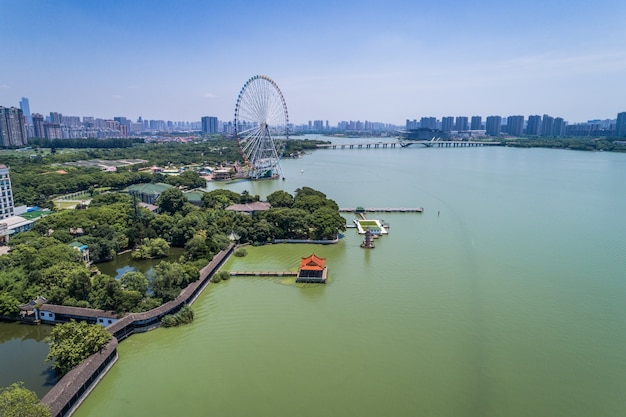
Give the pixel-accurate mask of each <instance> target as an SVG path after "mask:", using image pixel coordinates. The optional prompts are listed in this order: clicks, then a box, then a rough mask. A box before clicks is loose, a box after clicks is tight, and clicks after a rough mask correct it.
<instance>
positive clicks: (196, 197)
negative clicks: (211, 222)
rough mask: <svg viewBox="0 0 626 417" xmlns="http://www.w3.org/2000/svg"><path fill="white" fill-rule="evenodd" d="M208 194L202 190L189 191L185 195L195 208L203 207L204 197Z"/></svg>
mask: <svg viewBox="0 0 626 417" xmlns="http://www.w3.org/2000/svg"><path fill="white" fill-rule="evenodd" d="M205 194H206V191H201V190H193V191H187V192H185V193H184V195H185V197H186V198H187V201H189V202H190V203H191V204H193V205H194V206H198V207H202V196H203V195H205Z"/></svg>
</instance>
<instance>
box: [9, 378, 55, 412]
mask: <svg viewBox="0 0 626 417" xmlns="http://www.w3.org/2000/svg"><path fill="white" fill-rule="evenodd" d="M0 416H2V417H50V416H51V413H50V409H49V408H48V406H47V405H45V404H42V403H41V402H39V399H38V398H37V394H35V393H34V392H33V391H31V390H29V389H27V388H25V387H24V383H23V382H17V383H15V384H11V385H10V386H8V387H6V388H1V389H0Z"/></svg>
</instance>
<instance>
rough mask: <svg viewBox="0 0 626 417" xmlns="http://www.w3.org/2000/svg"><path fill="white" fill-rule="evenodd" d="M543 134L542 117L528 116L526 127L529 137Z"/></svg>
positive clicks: (536, 115)
mask: <svg viewBox="0 0 626 417" xmlns="http://www.w3.org/2000/svg"><path fill="white" fill-rule="evenodd" d="M540 134H541V116H539V115H538V114H535V115H532V116H528V124H527V125H526V135H527V136H539V135H540Z"/></svg>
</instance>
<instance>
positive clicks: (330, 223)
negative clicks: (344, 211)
mask: <svg viewBox="0 0 626 417" xmlns="http://www.w3.org/2000/svg"><path fill="white" fill-rule="evenodd" d="M311 228H312V229H313V232H312V237H313V239H332V238H334V237H335V236H336V235H337V233H338V232H339V231H344V230H346V220H345V219H344V218H343V217H342V216H341V214H339V212H338V211H336V210H333V209H331V208H330V207H320V208H319V209H317V210H315V212H313V214H311Z"/></svg>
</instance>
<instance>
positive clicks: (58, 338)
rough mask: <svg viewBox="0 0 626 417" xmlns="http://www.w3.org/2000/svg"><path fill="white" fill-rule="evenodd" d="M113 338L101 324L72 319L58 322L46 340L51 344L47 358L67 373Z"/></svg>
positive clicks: (53, 365)
mask: <svg viewBox="0 0 626 417" xmlns="http://www.w3.org/2000/svg"><path fill="white" fill-rule="evenodd" d="M110 339H111V334H110V333H109V332H107V331H106V329H105V328H104V327H102V326H100V325H99V324H87V323H86V322H84V321H80V322H77V321H74V320H72V321H70V322H68V323H64V324H57V325H56V326H54V328H53V329H52V332H50V336H49V337H48V338H46V341H47V342H48V344H49V345H50V352H49V353H48V358H47V360H50V361H53V364H52V367H53V368H54V369H55V370H56V371H57V372H58V373H59V374H61V375H65V374H66V373H68V372H69V371H70V370H71V369H72V368H74V367H75V366H76V365H78V364H80V363H81V362H82V361H84V360H85V359H86V358H88V357H89V356H91V355H93V354H94V353H96V352H98V351H99V350H100V349H102V347H103V346H104V345H105V344H106V343H107V342H108V341H109V340H110Z"/></svg>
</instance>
